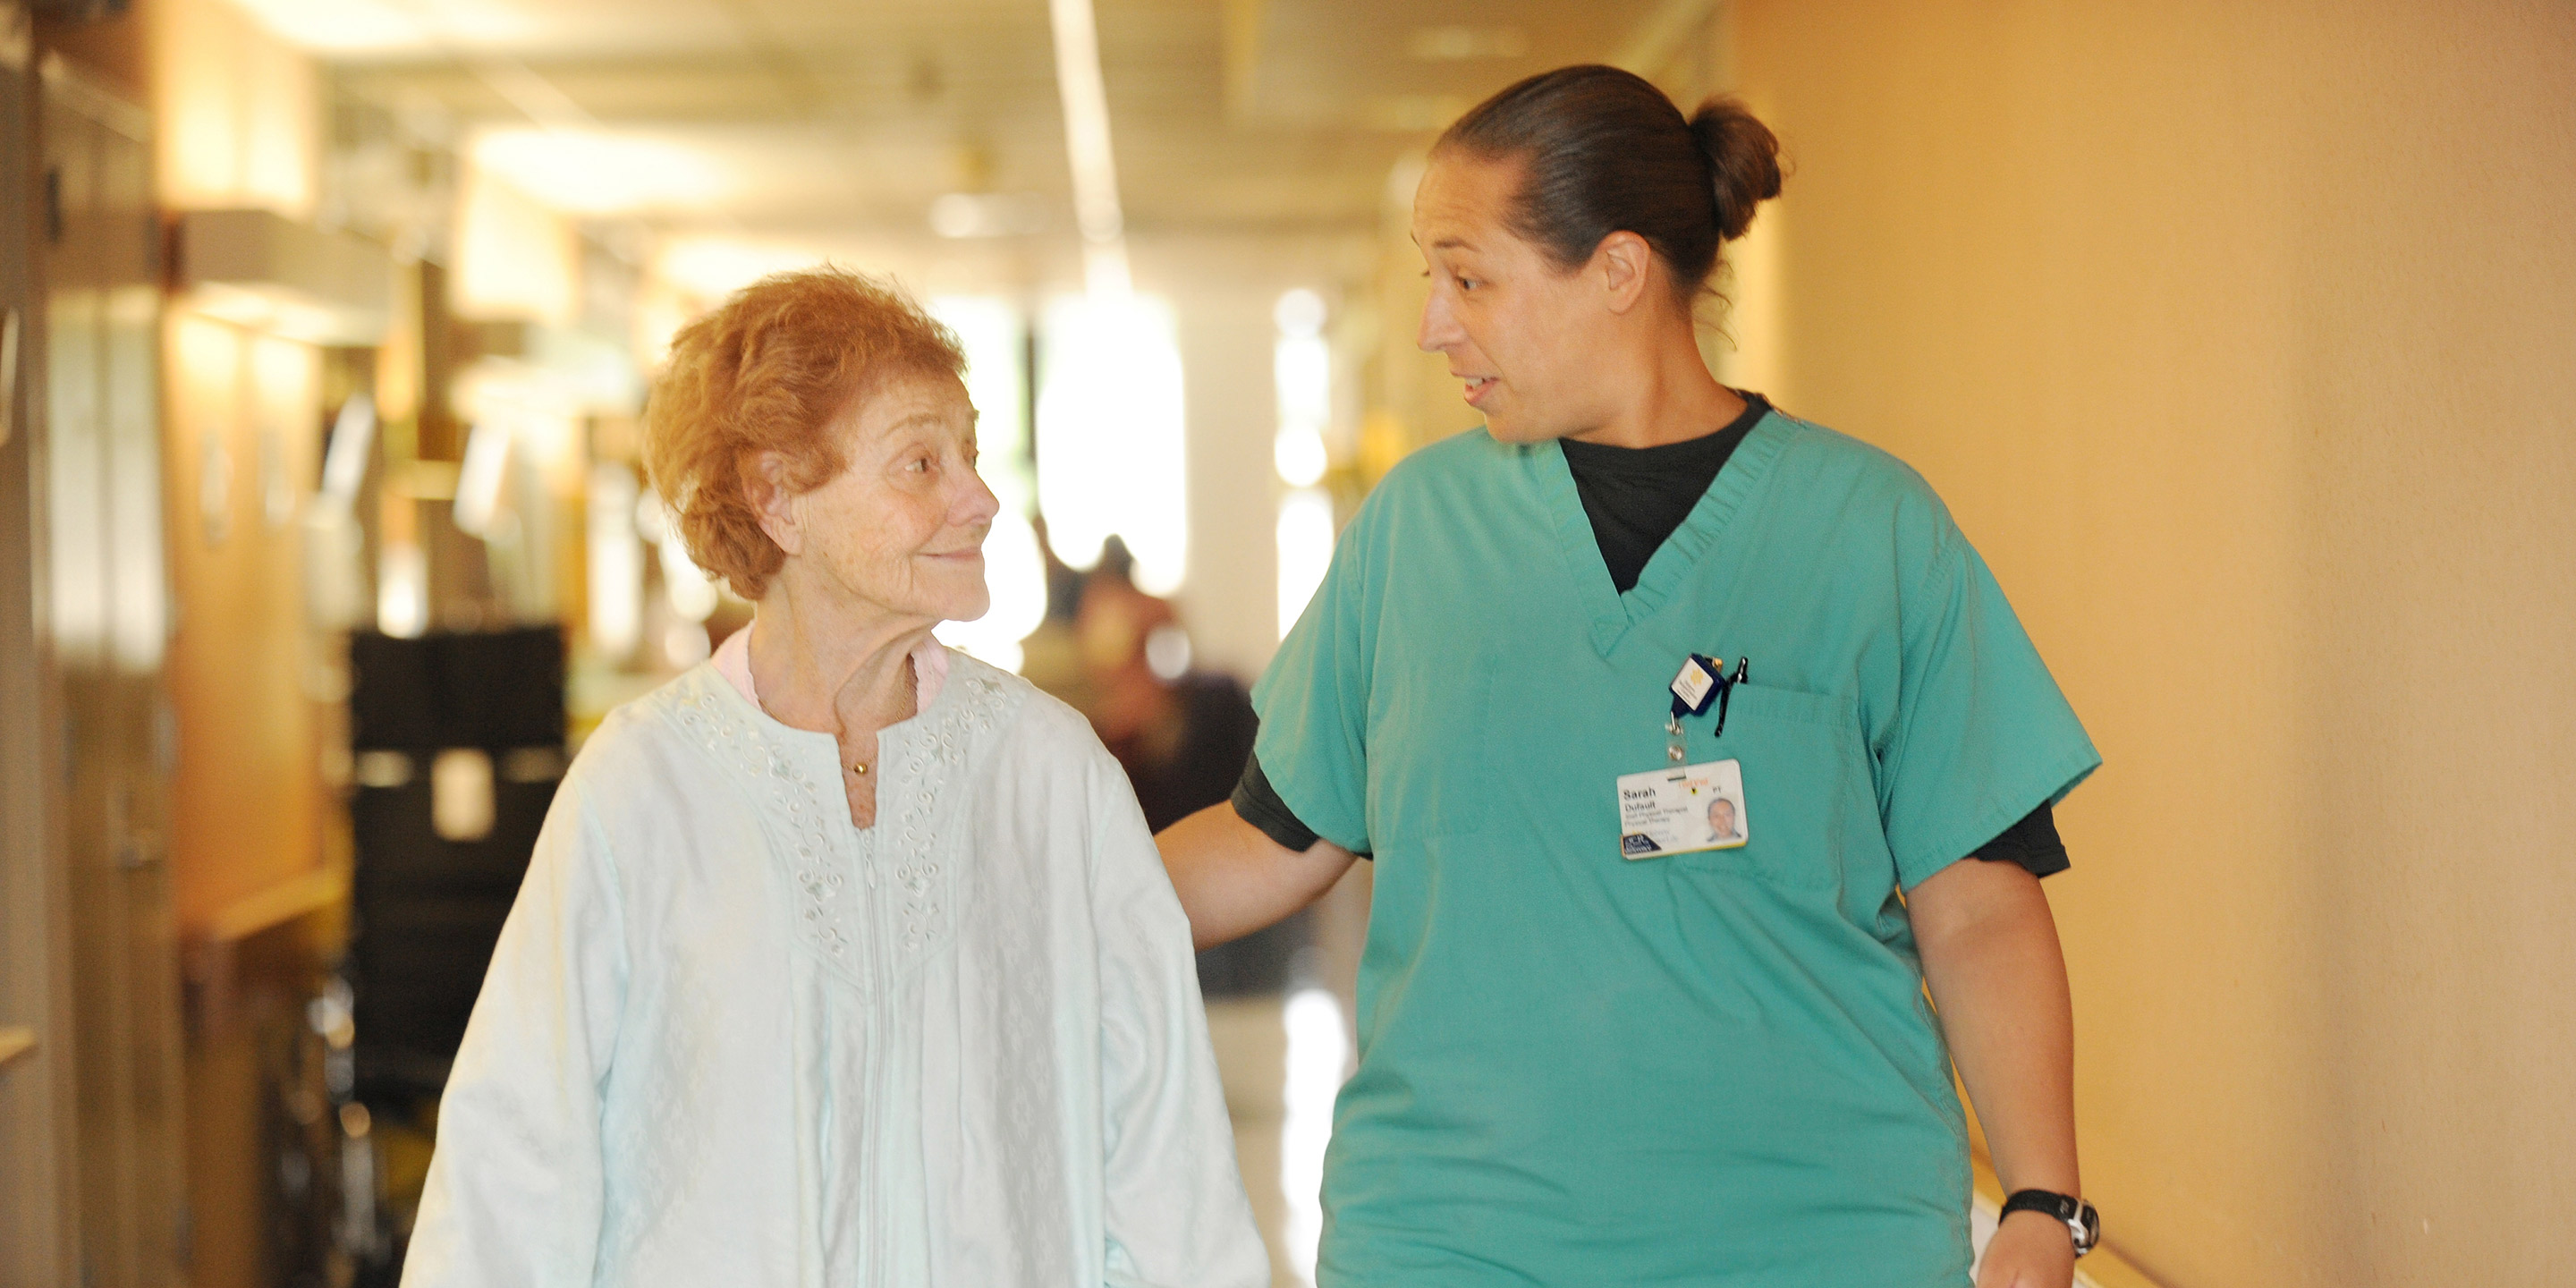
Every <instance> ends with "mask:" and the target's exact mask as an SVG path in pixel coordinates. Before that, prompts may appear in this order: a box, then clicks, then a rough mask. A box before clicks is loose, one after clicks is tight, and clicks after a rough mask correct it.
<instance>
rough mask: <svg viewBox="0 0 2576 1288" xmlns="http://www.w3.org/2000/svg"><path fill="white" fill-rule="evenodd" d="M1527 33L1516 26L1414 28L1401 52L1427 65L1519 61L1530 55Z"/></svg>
mask: <svg viewBox="0 0 2576 1288" xmlns="http://www.w3.org/2000/svg"><path fill="white" fill-rule="evenodd" d="M1529 43H1530V42H1529V33H1528V32H1526V31H1523V30H1521V29H1520V28H1518V27H1417V28H1415V29H1414V32H1413V34H1412V35H1411V36H1409V37H1407V38H1406V39H1405V42H1404V52H1405V53H1407V54H1410V55H1412V56H1413V57H1415V58H1418V59H1421V60H1422V61H1424V62H1427V63H1461V62H1468V61H1470V60H1473V59H1478V58H1519V57H1521V56H1523V55H1525V54H1527V53H1529Z"/></svg>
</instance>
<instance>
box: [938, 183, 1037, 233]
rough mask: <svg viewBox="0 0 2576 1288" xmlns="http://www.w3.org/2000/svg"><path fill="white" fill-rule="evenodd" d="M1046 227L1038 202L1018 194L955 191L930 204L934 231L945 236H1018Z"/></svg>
mask: <svg viewBox="0 0 2576 1288" xmlns="http://www.w3.org/2000/svg"><path fill="white" fill-rule="evenodd" d="M1045 226H1046V212H1045V211H1043V210H1041V209H1039V207H1038V203H1037V202H1036V200H1035V199H1033V198H1030V197H1027V196H1023V195H1016V194H1001V193H976V192H952V193H948V194H946V195H944V196H942V197H940V198H938V199H937V200H935V201H933V202H931V203H930V231H932V232H934V233H937V234H939V235H940V236H942V237H947V238H951V239H963V238H970V237H1016V236H1020V235H1023V234H1026V233H1033V232H1036V231H1037V230H1039V229H1040V228H1043V227H1045Z"/></svg>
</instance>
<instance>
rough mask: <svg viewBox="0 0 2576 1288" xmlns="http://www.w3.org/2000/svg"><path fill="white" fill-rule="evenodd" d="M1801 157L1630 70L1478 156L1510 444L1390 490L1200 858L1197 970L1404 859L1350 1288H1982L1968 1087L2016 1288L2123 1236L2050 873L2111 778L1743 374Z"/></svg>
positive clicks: (1560, 81)
mask: <svg viewBox="0 0 2576 1288" xmlns="http://www.w3.org/2000/svg"><path fill="white" fill-rule="evenodd" d="M1776 157H1777V145H1776V143H1775V142H1774V140H1773V138H1772V136H1771V134H1770V131H1768V130H1767V129H1765V128H1764V127H1763V126H1762V125H1761V123H1760V122H1758V121H1756V120H1755V119H1754V118H1753V117H1751V116H1750V115H1748V114H1746V113H1745V112H1744V111H1743V110H1742V109H1741V108H1739V107H1737V106H1735V105H1733V104H1732V103H1729V102H1726V101H1723V100H1720V101H1714V102H1712V103H1710V104H1708V105H1707V106H1705V107H1703V108H1701V109H1700V111H1699V112H1698V114H1697V115H1696V116H1694V117H1692V118H1690V119H1689V120H1687V121H1686V120H1685V119H1684V118H1683V116H1682V114H1681V113H1680V111H1679V110H1677V109H1676V108H1675V107H1674V106H1673V104H1672V103H1671V101H1670V100H1668V99H1666V98H1665V97H1664V96H1663V95H1662V94H1661V93H1660V92H1658V91H1657V90H1655V89H1654V88H1653V87H1651V86H1650V85H1648V84H1647V83H1646V82H1644V81H1642V80H1639V79H1637V78H1636V77H1634V76H1631V75H1628V74H1627V73H1625V72H1620V71H1615V70H1612V69H1610V68H1605V67H1572V68H1565V69H1562V70H1559V71H1555V72H1550V73H1548V74H1545V75H1542V76H1538V77H1534V78H1532V79H1530V80H1527V81H1523V82H1521V83H1520V84H1518V85H1514V86H1512V87H1511V88H1510V89H1507V90H1504V91H1503V92H1502V93H1500V94H1498V95H1496V96H1495V97H1494V98H1492V99H1491V100H1489V101H1487V102H1486V103H1484V104H1483V105H1481V106H1479V107H1477V108H1476V109H1475V110H1473V111H1471V112H1469V113H1468V114H1467V115H1466V116H1465V117H1463V118H1462V119H1460V120H1459V122H1458V123H1457V124H1456V125H1455V126H1452V127H1451V128H1450V130H1449V131H1448V133H1447V134H1446V135H1444V136H1443V137H1442V138H1441V140H1440V142H1439V144H1438V145H1437V147H1436V148H1435V149H1434V151H1433V153H1432V163H1431V166H1430V169H1429V171H1428V173H1427V174H1426V175H1425V177H1424V179H1423V182H1422V186H1421V189H1420V191H1419V194H1418V195H1417V197H1416V199H1415V203H1414V216H1413V236H1414V240H1415V241H1416V243H1418V244H1419V246H1420V247H1421V250H1422V254H1423V258H1424V260H1425V262H1426V264H1427V265H1428V269H1429V272H1428V276H1429V278H1430V280H1431V298H1430V302H1429V304H1428V306H1427V307H1426V308H1425V310H1424V313H1423V318H1422V333H1421V344H1422V347H1423V348H1425V349H1427V350H1433V351H1436V352H1439V353H1442V354H1445V355H1447V357H1448V359H1449V365H1450V370H1451V372H1452V373H1453V374H1455V375H1456V376H1458V377H1459V378H1460V379H1461V380H1463V381H1464V382H1465V386H1466V397H1467V401H1468V402H1469V403H1471V404H1473V405H1474V406H1476V407H1477V408H1478V409H1479V410H1481V411H1483V412H1484V413H1485V416H1486V425H1485V428H1483V429H1481V430H1478V431H1476V432H1472V433H1468V434H1463V435H1460V436H1458V437H1455V438H1452V439H1449V440H1447V441H1444V442H1442V443H1439V444H1437V445H1435V446H1432V447H1429V448H1426V449H1424V450H1423V451H1421V452H1418V453H1416V454H1414V455H1413V456H1412V457H1411V458H1409V459H1408V460H1406V461H1405V462H1404V463H1403V464H1402V465H1401V466H1399V467H1398V468H1396V469H1395V470H1394V471H1393V472H1391V473H1390V474H1389V475H1388V476H1387V477H1386V479H1385V481H1384V482H1383V483H1381V484H1380V485H1379V487H1378V488H1377V490H1376V491H1375V493H1374V494H1373V495H1371V497H1370V498H1369V500H1368V503H1367V504H1366V505H1365V506H1363V507H1362V508H1361V510H1360V512H1359V514H1358V516H1357V517H1356V518H1354V519H1353V520H1352V522H1351V524H1350V527H1349V529H1348V530H1347V531H1346V532H1345V533H1344V534H1343V537H1342V541H1341V544H1340V547H1339V548H1338V550H1337V551H1336V552H1335V555H1334V560H1333V566H1332V570H1331V573H1330V575H1329V576H1328V577H1327V578H1326V580H1325V582H1324V585H1323V588H1322V589H1321V590H1320V591H1319V592H1318V593H1317V595H1316V597H1315V600H1314V602H1313V603H1312V604H1311V605H1310V606H1309V607H1308V608H1307V610H1306V613H1305V616H1304V617H1303V618H1302V619H1301V620H1300V621H1299V622H1298V624H1297V627H1296V629H1295V630H1294V631H1293V632H1292V633H1291V634H1290V636H1289V637H1288V639H1287V641H1286V642H1285V643H1284V644H1282V645H1281V647H1280V651H1279V654H1278V657H1277V658H1276V659H1275V660H1274V661H1273V662H1272V664H1271V667H1270V670H1269V673H1268V674H1267V675H1266V676H1264V677H1263V679H1262V681H1261V684H1260V686H1259V688H1258V690H1257V691H1256V694H1255V701H1256V703H1257V705H1258V706H1259V708H1260V712H1261V716H1262V721H1263V723H1262V727H1261V731H1260V735H1259V739H1258V741H1257V743H1256V744H1255V748H1254V758H1253V762H1252V764H1251V765H1250V766H1249V767H1248V768H1247V770H1246V773H1245V776H1244V779H1245V781H1244V783H1243V786H1242V788H1241V790H1239V791H1238V792H1237V794H1236V796H1235V800H1234V802H1233V804H1232V805H1230V806H1218V807H1215V808H1213V809H1210V810H1207V811H1203V812H1201V813H1199V814H1196V815H1193V816H1191V817H1190V818H1188V819H1186V820H1184V821H1183V822H1181V823H1179V824H1177V825H1175V826H1174V827H1173V828H1172V829H1170V830H1169V831H1167V832H1165V833H1164V834H1163V836H1162V837H1161V838H1160V839H1161V843H1162V848H1163V855H1164V860H1165V863H1166V865H1167V866H1168V867H1169V868H1170V870H1171V873H1172V878H1173V882H1174V884H1175V886H1176V887H1177V888H1178V890H1179V891H1180V894H1181V898H1182V902H1183V904H1184V906H1185V907H1186V908H1187V909H1188V911H1189V914H1190V919H1191V923H1192V926H1193V929H1194V931H1195V933H1196V936H1197V938H1198V940H1199V941H1200V943H1202V944H1207V943H1213V942H1221V941H1224V940H1227V939H1230V938H1232V937H1234V936H1236V935H1240V934H1243V933H1245V932H1247V931H1250V930H1252V929H1254V928H1256V927H1258V926H1261V925H1265V924H1267V923H1269V922H1271V921H1272V920H1275V919H1276V918H1278V917H1280V916H1283V915H1285V914H1286V913H1287V912H1289V911H1290V910H1292V909H1295V908H1298V907H1301V906H1303V905H1305V904H1306V903H1307V902H1309V901H1311V900H1312V899H1313V898H1315V897H1316V896H1317V895H1318V894H1320V893H1321V892H1322V891H1324V890H1325V889H1327V888H1328V887H1330V886H1331V885H1332V883H1333V882H1334V881H1335V880H1336V879H1337V878H1338V877H1340V876H1341V875H1342V873H1343V872H1344V871H1345V870H1346V869H1347V868H1348V866H1349V865H1350V863H1351V861H1352V859H1353V858H1354V856H1357V855H1367V854H1372V853H1373V854H1374V856H1375V859H1376V861H1377V873H1376V876H1377V879H1376V885H1375V889H1376V893H1375V903H1374V906H1373V907H1372V909H1371V913H1370V919H1369V930H1368V944H1367V948H1366V951H1365V954H1364V956H1363V957H1362V960H1361V963H1360V998H1359V1001H1360V1012H1359V1017H1358V1020H1359V1036H1360V1048H1359V1050H1360V1061H1359V1068H1358V1071H1357V1073H1356V1074H1355V1075H1354V1076H1353V1077H1352V1079H1351V1080H1350V1082H1349V1083H1348V1085H1347V1086H1345V1087H1344V1089H1343V1091H1342V1095H1341V1101H1340V1105H1339V1108H1338V1112H1337V1119H1336V1123H1335V1127H1334V1135H1333V1143H1332V1148H1331V1153H1330V1155H1329V1158H1328V1161H1327V1163H1326V1169H1325V1178H1324V1203H1325V1206H1326V1209H1327V1211H1328V1212H1329V1215H1330V1220H1329V1222H1328V1225H1327V1229H1326V1233H1325V1237H1324V1242H1323V1247H1322V1249H1321V1257H1320V1263H1319V1274H1318V1278H1319V1281H1320V1282H1321V1283H1323V1284H1325V1285H1328V1288H1363V1286H1369V1288H1374V1286H1377V1285H1403V1286H1404V1288H1442V1286H1444V1285H1496V1284H1513V1285H1524V1284H1548V1285H1560V1284H1561V1285H1573V1284H1621V1285H1649V1284H1673V1285H1679V1284H1694V1285H1697V1284H1719V1283H1722V1284H1748V1285H1749V1284H1760V1285H1764V1286H1765V1288H1784V1286H1791V1285H1818V1286H1826V1285H1831V1286H1834V1288H1841V1286H1845V1285H1851V1286H1859V1285H1869V1286H1872V1288H1880V1286H1886V1288H1913V1286H1916V1285H1922V1286H1926V1288H1929V1286H1932V1285H1938V1286H1939V1288H1958V1286H1961V1285H1965V1284H1966V1283H1968V1282H1969V1264H1970V1253H1969V1238H1968V1228H1967V1213H1968V1207H1969V1168H1968V1147H1967V1127H1966V1123H1965V1119H1964V1114H1963V1112H1962V1110H1961V1107H1960V1104H1959V1101H1958V1098H1957V1096H1956V1095H1955V1094H1954V1092H1953V1091H1952V1082H1951V1067H1952V1062H1953V1061H1954V1060H1955V1061H1956V1063H1957V1067H1958V1070H1959V1072H1960V1074H1961V1075H1962V1077H1963V1078H1964V1080H1965V1082H1966V1084H1967V1089H1968V1093H1969V1095H1970V1096H1971V1097H1972V1098H1973V1099H1974V1101H1975V1102H1976V1105H1977V1108H1978V1110H1979V1112H1980V1115H1981V1118H1982V1121H1983V1123H1984V1125H1985V1129H1986V1135H1987V1139H1988V1142H1989V1144H1990V1145H1991V1147H1992V1152H1993V1156H1994V1161H1995V1166H1996V1170H1997V1171H1998V1172H1999V1173H2000V1175H2001V1177H2002V1179H2003V1182H2004V1185H2005V1186H2006V1188H2007V1189H2008V1190H2011V1191H2015V1192H2016V1193H2015V1195H2014V1201H2013V1202H2012V1203H2011V1204H2010V1205H2009V1207H2010V1209H2011V1210H2010V1211H2009V1212H2008V1214H2007V1215H2006V1217H2005V1219H2004V1221H2003V1225H2002V1228H2001V1230H2000V1231H1999V1232H1998V1233H1997V1235H1996V1236H1995V1238H1994V1241H1993V1243H1992V1244H1991V1245H1990V1246H1989V1248H1988V1250H1987V1254H1986V1259H1985V1262H1984V1265H1983V1268H1982V1271H1981V1273H1980V1274H1979V1276H1978V1278H1977V1282H1978V1283H1979V1284H1981V1285H1984V1288H2066V1285H2067V1284H2068V1283H2069V1282H2070V1280H2071V1278H2072V1275H2073V1264H2072V1263H2073V1258H2074V1257H2075V1256H2076V1255H2077V1254H2078V1253H2079V1252H2080V1251H2082V1250H2083V1248H2085V1247H2086V1246H2089V1243H2090V1240H2091V1238H2092V1237H2093V1231H2094V1230H2095V1229H2096V1228H2098V1227H2096V1226H2095V1225H2094V1224H2093V1222H2092V1216H2091V1212H2090V1209H2089V1208H2084V1207H2082V1206H2081V1205H2080V1203H2079V1201H2078V1200H2077V1198H2076V1197H2075V1196H2077V1195H2079V1194H2080V1193H2081V1189H2080V1185H2079V1181H2078V1179H2077V1175H2076V1160H2075V1132H2074V1121H2073V1119H2074V1115H2073V1109H2072V1092H2071V1086H2070V1083H2071V1071H2070V1066H2071V1064H2072V1055H2071V1039H2070V1036H2069V1034H2070V1027H2071V1023H2070V1018H2069V1006H2068V1000H2067V986H2066V973H2065V966H2064V964H2063V962H2062V960H2061V958H2060V956H2059V952H2058V944H2057V937H2056V930H2055V927H2054V925H2053V923H2052V922H2051V920H2050V917H2049V911H2048V902H2047V899H2046V897H2045V896H2044V895H2043V894H2042V893H2041V891H2040V887H2039V882H2038V879H2037V877H2038V875H2040V874H2044V873H2046V872H2049V871H2054V870H2056V869H2058V868H2062V867H2064V866H2065V857H2064V851H2063V847H2062V846H2061V845H2059V843H2058V841H2057V836H2056V831H2055V828H2054V826H2053V824H2052V823H2051V821H2050V816H2049V807H2050V806H2051V805H2052V804H2054V803H2055V802H2056V801H2057V800H2058V799H2060V798H2061V797H2063V796H2064V795H2065V794H2066V793H2067V792H2068V791H2069V790H2071V789H2072V788H2073V787H2074V786H2075V785H2076V784H2077V783H2079V782H2081V781H2082V780H2083V779H2084V777H2085V776H2086V775H2088V774H2089V773H2091V772H2092V770H2093V769H2094V768H2095V767H2096V766H2097V765H2098V764H2099V763H2100V758H2099V757H2098V756H2097V755H2096V754H2095V752H2094V750H2093V747H2092V744H2091V743H2090V742H2089V741H2088V740H2087V739H2086V737H2085V734H2084V730H2083V728H2082V726H2081V725H2080V724H2078V723H2077V721H2076V719H2075V715H2074V713H2073V712H2072V711H2071V710H2070V709H2069V708H2068V706H2067V703H2066V700H2065V698H2064V697H2063V696H2062V695H2061V694H2060V693H2059V692H2058V689H2057V686H2056V684H2055V683H2054V682H2052V681H2051V680H2050V678H2049V675H2048V671H2047V669H2046V668H2045V667H2044V666H2043V665H2042V664H2041V662H2040V659H2039V656H2038V654H2037V653H2036V652H2035V651H2034V650H2033V648H2032V646H2031V643H2030V640H2029V638H2028V637H2027V636H2026V635H2025V634H2024V633H2023V631H2022V629H2021V626H2020V624H2019V623H2018V622H2017V621H2016V620H2015V619H2014V617H2013V614H2012V610H2011V608H2010V607H2009V606H2008V605H2007V604H2006V603H2005V602H2004V596H2003V593H2002V591H2001V590H2000V589H1998V588H1997V586H1996V584H1995V581H1994V578H1993V576H1992V575H1991V574H1990V573H1989V572H1988V571H1987V569H1986V566H1985V564H1984V562H1983V561H1982V560H1980V559H1979V558H1978V556H1977V553H1976V551H1975V550H1973V549H1971V548H1970V547H1969V545H1968V542H1967V540H1966V538H1964V537H1963V536H1961V535H1960V532H1959V530H1958V528H1957V527H1956V526H1955V525H1954V524H1953V523H1952V522H1951V519H1950V516H1949V514H1948V512H1947V511H1946V510H1945V509H1944V508H1943V507H1942V505H1941V502H1940V499H1939V498H1938V497H1936V496H1934V495H1933V493H1932V490H1931V489H1930V488H1929V487H1928V486H1926V485H1925V484H1924V482H1923V480H1922V479H1921V478H1920V477H1919V476H1917V475H1916V474H1915V473H1914V472H1913V471H1912V470H1910V469H1908V468H1906V467H1905V466H1904V465H1903V464H1902V463H1900V462H1898V461H1896V460H1894V459H1892V458H1890V457H1889V456H1887V455H1886V454H1884V453H1882V452H1879V451H1877V450H1875V449H1873V448H1870V447H1868V446H1865V445H1863V444H1861V443H1859V442H1856V441H1854V440H1852V439H1849V438H1845V437H1843V436H1841V435H1839V434H1836V433H1834V432H1832V431H1830V430H1827V429H1825V428H1823V427H1821V426H1818V425H1813V424H1809V423H1807V422H1804V421H1801V420H1798V419H1796V418H1795V417H1792V416H1788V415H1785V414H1783V413H1782V412H1780V411H1778V410H1776V409H1774V408H1772V407H1770V406H1769V405H1768V404H1766V403H1765V402H1764V401H1763V400H1762V399H1761V398H1760V397H1758V396H1755V395H1751V394H1741V393H1738V392H1736V391H1733V390H1729V389H1727V388H1725V387H1724V386H1722V385H1720V384H1718V383H1717V381H1716V380H1715V379H1713V378H1712V377H1711V376H1710V375H1709V372H1708V370H1707V368H1706V367H1705V366H1704V365H1703V364H1702V362H1701V360H1700V356H1699V351H1698V347H1697V345H1696V343H1695V337H1694V329H1693V327H1694V324H1693V304H1694V303H1695V301H1696V300H1697V298H1698V297H1699V295H1700V294H1701V292H1702V291H1703V290H1705V289H1706V283H1707V281H1708V278H1709V275H1710V273H1711V270H1712V269H1713V268H1714V267H1715V266H1716V264H1717V261H1718V250H1719V246H1720V244H1721V242H1723V241H1726V240H1730V239H1733V238H1735V237H1738V236H1741V235H1742V234H1743V232H1744V231H1745V228H1746V226H1747V225H1748V224H1749V223H1750V222H1751V220H1752V218H1753V212H1754V208H1755V206H1756V205H1757V204H1758V203H1759V202H1761V201H1763V200H1765V199H1768V198H1770V197H1772V196H1774V195H1776V194H1777V193H1778V191H1779V184H1780V172H1779V168H1778V164H1777V159H1776ZM1694 655H1697V656H1696V658H1695V656H1694ZM1720 659H1723V660H1720ZM1712 672H1714V674H1712ZM1711 796H1724V797H1727V798H1728V799H1730V800H1732V801H1733V802H1735V805H1736V810H1737V813H1738V818H1737V821H1736V826H1735V828H1734V831H1735V833H1736V837H1735V839H1734V840H1732V841H1728V842H1716V843H1709V842H1708V838H1707V836H1706V835H1705V832H1706V828H1705V826H1704V824H1705V813H1704V811H1705V810H1706V809H1707V808H1708V805H1707V802H1708V800H1709V798H1710V797H1711ZM1694 823H1698V824H1701V825H1702V826H1701V827H1699V828H1697V829H1694V828H1693V827H1692V824H1694ZM1968 859H1982V860H1989V861H1985V862H1963V861H1962V860H1968ZM1927 982H1928V983H1929V985H1930V993H1931V1004H1927V1003H1926V1001H1925V999H1924V986H1925V984H1926V983H1927ZM1935 1005H1937V1007H1938V1010H1937V1012H1936V1011H1935V1009H1934V1006H1935Z"/></svg>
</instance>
